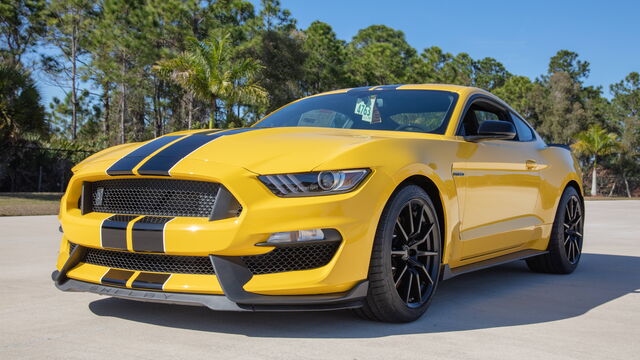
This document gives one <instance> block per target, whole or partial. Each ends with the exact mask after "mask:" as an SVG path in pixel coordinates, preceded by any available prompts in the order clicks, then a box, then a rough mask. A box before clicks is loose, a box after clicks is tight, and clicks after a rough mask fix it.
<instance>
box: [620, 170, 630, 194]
mask: <svg viewBox="0 0 640 360" xmlns="http://www.w3.org/2000/svg"><path fill="white" fill-rule="evenodd" d="M622 178H623V179H624V186H625V187H626V188H627V197H631V191H629V181H628V180H627V176H626V175H624V174H623V175H622Z"/></svg>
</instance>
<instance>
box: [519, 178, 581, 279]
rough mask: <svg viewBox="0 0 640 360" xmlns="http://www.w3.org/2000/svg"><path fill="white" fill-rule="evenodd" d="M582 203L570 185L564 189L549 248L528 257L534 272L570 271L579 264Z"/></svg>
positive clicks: (563, 272) (557, 272)
mask: <svg viewBox="0 0 640 360" xmlns="http://www.w3.org/2000/svg"><path fill="white" fill-rule="evenodd" d="M583 229H584V206H583V203H582V200H581V199H580V195H579V194H578V192H577V191H576V189H574V188H573V187H568V188H566V189H565V191H564V193H563V194H562V198H560V202H559V204H558V210H557V212H556V218H555V220H554V223H553V228H552V230H551V238H550V239H549V247H548V250H549V252H548V253H547V254H544V255H539V256H536V257H533V258H530V259H527V265H528V266H529V269H531V270H532V271H535V272H543V273H552V274H570V273H572V272H573V271H574V270H575V269H576V267H577V266H578V262H579V261H580V255H581V254H582V242H583Z"/></svg>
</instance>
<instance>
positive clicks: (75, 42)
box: [71, 23, 78, 140]
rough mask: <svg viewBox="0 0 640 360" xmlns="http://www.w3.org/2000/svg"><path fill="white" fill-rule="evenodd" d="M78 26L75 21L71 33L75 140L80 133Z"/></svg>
mask: <svg viewBox="0 0 640 360" xmlns="http://www.w3.org/2000/svg"><path fill="white" fill-rule="evenodd" d="M77 48H78V26H77V25H76V24H75V23H74V24H73V30H72V35H71V139H73V140H75V139H76V137H77V134H78V117H77V107H78V98H77V94H76V72H77V63H76V60H77V59H76V58H77V56H78V51H77Z"/></svg>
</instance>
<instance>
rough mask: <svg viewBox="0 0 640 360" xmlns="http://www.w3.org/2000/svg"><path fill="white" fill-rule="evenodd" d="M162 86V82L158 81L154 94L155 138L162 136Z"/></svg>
mask: <svg viewBox="0 0 640 360" xmlns="http://www.w3.org/2000/svg"><path fill="white" fill-rule="evenodd" d="M160 86H162V82H161V80H159V79H156V81H155V86H154V93H153V112H154V115H155V121H154V125H155V126H154V129H153V134H154V136H155V137H158V136H160V135H162V109H161V105H160Z"/></svg>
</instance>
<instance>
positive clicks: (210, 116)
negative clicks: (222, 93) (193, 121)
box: [209, 98, 218, 129]
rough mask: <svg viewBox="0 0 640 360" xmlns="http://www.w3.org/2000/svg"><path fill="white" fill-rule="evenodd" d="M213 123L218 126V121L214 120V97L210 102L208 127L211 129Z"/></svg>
mask: <svg viewBox="0 0 640 360" xmlns="http://www.w3.org/2000/svg"><path fill="white" fill-rule="evenodd" d="M214 125H215V127H216V128H218V123H217V122H216V99H215V98H214V99H213V101H212V102H211V112H210V113H209V129H213V126H214Z"/></svg>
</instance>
